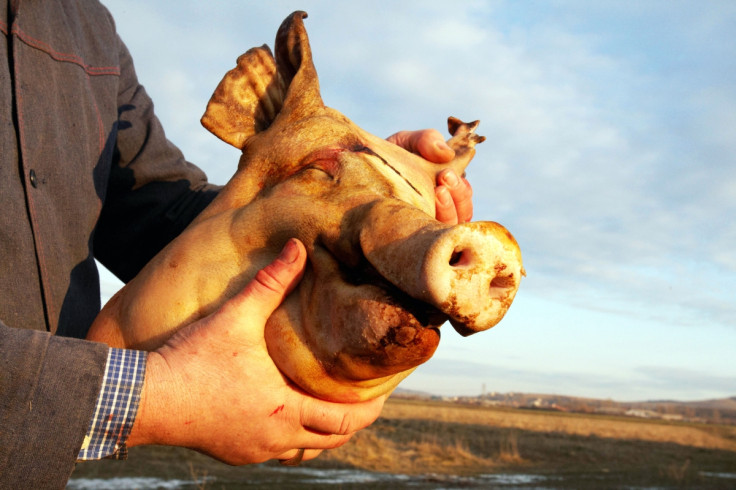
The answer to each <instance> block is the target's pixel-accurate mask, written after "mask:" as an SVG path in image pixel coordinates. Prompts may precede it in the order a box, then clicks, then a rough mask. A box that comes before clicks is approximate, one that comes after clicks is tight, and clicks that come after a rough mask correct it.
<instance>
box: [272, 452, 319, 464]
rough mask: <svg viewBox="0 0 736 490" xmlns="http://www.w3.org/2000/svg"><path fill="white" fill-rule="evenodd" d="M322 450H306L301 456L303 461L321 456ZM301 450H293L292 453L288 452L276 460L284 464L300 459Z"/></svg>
mask: <svg viewBox="0 0 736 490" xmlns="http://www.w3.org/2000/svg"><path fill="white" fill-rule="evenodd" d="M322 451H323V450H322V449H305V450H304V453H303V454H302V455H301V461H308V460H310V459H314V458H316V457H317V456H319V455H320V454H322ZM299 452H300V451H299V449H292V450H291V451H286V452H284V453H281V454H279V455H278V456H276V457H275V458H274V459H278V460H279V461H280V462H281V464H284V463H285V462H286V461H289V460H293V459H295V458H298V456H299Z"/></svg>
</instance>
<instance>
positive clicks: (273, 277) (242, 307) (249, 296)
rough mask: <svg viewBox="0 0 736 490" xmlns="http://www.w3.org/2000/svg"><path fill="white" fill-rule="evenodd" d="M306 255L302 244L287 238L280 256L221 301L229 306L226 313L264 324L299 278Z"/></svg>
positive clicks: (250, 321) (253, 322) (251, 322)
mask: <svg viewBox="0 0 736 490" xmlns="http://www.w3.org/2000/svg"><path fill="white" fill-rule="evenodd" d="M306 259H307V252H306V250H305V248H304V244H303V243H302V242H300V241H299V240H297V239H295V238H292V239H290V240H289V241H288V242H286V245H284V248H283V249H282V250H281V253H280V254H279V256H278V257H276V258H275V259H274V260H273V262H271V263H270V264H268V265H267V266H266V267H264V268H263V269H261V270H259V271H258V273H257V274H256V276H255V277H254V278H253V280H252V281H250V282H249V283H248V284H247V285H246V286H245V287H244V288H243V290H242V291H241V292H240V293H238V294H237V295H235V296H234V297H233V298H232V299H231V300H230V301H229V302H228V303H226V305H224V306H226V307H227V308H228V310H230V311H229V312H228V313H230V314H234V315H235V316H236V317H238V318H246V317H247V318H248V320H249V323H250V324H251V325H253V324H256V323H259V324H261V325H265V323H266V320H268V317H270V316H271V314H272V313H273V312H274V310H276V308H278V307H279V305H280V304H281V303H282V302H283V301H284V298H286V296H287V295H288V294H289V293H290V292H291V291H292V290H293V289H294V287H295V286H296V285H297V283H298V282H299V280H300V279H301V277H302V275H303V273H304V265H305V263H306ZM255 320H261V321H260V322H257V321H255Z"/></svg>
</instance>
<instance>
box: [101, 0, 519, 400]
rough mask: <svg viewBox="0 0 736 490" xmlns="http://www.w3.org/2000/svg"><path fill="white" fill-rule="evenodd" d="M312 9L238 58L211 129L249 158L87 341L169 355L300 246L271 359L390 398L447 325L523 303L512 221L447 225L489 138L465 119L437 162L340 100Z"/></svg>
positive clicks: (363, 394) (271, 327)
mask: <svg viewBox="0 0 736 490" xmlns="http://www.w3.org/2000/svg"><path fill="white" fill-rule="evenodd" d="M305 17H306V14H305V13H304V12H295V13H294V14H292V15H291V16H289V17H288V18H287V19H286V20H285V21H284V23H283V24H282V25H281V27H280V29H279V31H278V34H277V37H276V44H275V58H274V56H273V55H272V54H271V51H270V50H269V48H268V47H267V46H262V47H259V48H254V49H251V50H249V51H248V52H246V53H245V54H243V55H242V56H240V58H238V63H237V67H236V68H234V69H233V70H231V71H230V72H228V73H227V74H226V76H225V78H224V79H223V80H222V82H221V83H220V85H219V86H218V87H217V89H216V91H215V93H214V95H213V96H212V99H211V100H210V103H209V105H208V107H207V111H206V113H205V115H204V116H203V118H202V123H203V124H204V126H205V127H206V128H207V129H209V130H210V131H212V132H213V133H214V134H215V135H217V136H218V137H219V138H221V139H222V140H224V141H225V142H227V143H229V144H231V145H234V146H236V147H237V148H239V149H241V150H242V152H243V154H242V157H241V159H240V163H239V165H238V170H237V172H236V173H235V175H234V176H233V177H232V179H231V180H230V181H229V182H228V184H227V185H226V186H225V187H224V188H223V189H222V191H221V192H220V194H219V195H218V197H217V198H216V199H215V200H214V201H213V202H212V203H211V204H210V206H209V207H208V208H207V209H205V210H204V211H203V212H202V213H201V215H200V216H198V217H197V219H196V220H195V221H194V222H192V223H191V225H190V226H189V227H188V228H187V229H186V230H185V231H184V232H183V233H182V234H181V235H180V236H179V237H178V238H177V239H176V240H174V241H173V242H172V243H170V244H169V245H168V246H167V247H166V248H165V249H164V250H162V251H161V252H160V253H159V254H158V255H157V256H156V257H155V258H154V259H152V261H151V262H150V263H149V264H148V265H146V267H145V268H144V269H143V270H142V271H141V272H140V273H139V275H138V276H136V277H135V278H134V279H133V280H132V281H131V282H130V283H128V284H127V285H126V286H125V287H124V288H123V289H122V290H121V291H120V292H119V293H118V294H117V295H115V296H114V297H113V298H112V299H111V300H110V302H109V303H108V304H107V305H106V306H105V308H104V309H103V311H102V312H101V313H100V315H99V317H98V318H97V320H96V321H95V323H94V325H93V326H92V329H91V330H90V333H89V336H88V338H90V339H93V340H101V341H105V342H107V343H109V344H111V345H116V346H126V347H131V348H138V349H155V348H156V347H158V346H159V345H161V344H162V343H164V342H165V341H166V339H167V338H168V337H169V336H171V334H172V333H173V332H175V331H176V330H177V329H179V328H181V327H183V326H185V325H187V324H189V323H191V322H193V321H195V320H197V319H199V318H202V317H204V316H206V315H208V314H210V313H212V312H213V311H215V310H216V309H217V308H218V307H219V306H220V305H222V304H223V303H224V302H225V301H226V300H227V299H228V298H230V297H232V296H233V295H234V294H235V293H236V292H237V291H239V290H240V289H241V288H242V287H243V286H244V285H245V284H246V283H247V282H248V281H249V280H251V279H252V278H253V277H254V276H255V274H256V272H257V271H258V270H259V269H260V268H262V267H264V266H265V265H267V264H268V263H269V262H270V261H271V260H272V259H273V258H274V257H275V256H276V255H277V254H278V252H279V251H280V249H281V247H282V246H283V245H284V244H285V243H286V241H287V240H288V239H289V238H291V237H295V238H298V239H299V240H301V241H302V242H303V243H304V245H305V247H306V250H307V253H308V264H307V270H306V272H305V274H304V277H303V279H302V280H301V282H300V283H299V285H298V286H297V288H296V289H295V290H294V291H293V292H292V293H291V294H290V295H289V297H288V298H287V299H286V300H285V302H284V303H283V304H282V305H281V306H280V307H279V309H278V310H277V311H276V312H275V313H274V314H273V315H272V316H271V318H270V319H269V320H268V323H267V325H266V343H267V346H268V350H269V354H270V355H271V357H272V358H273V360H274V362H275V363H276V365H277V366H278V367H279V369H280V370H281V371H282V372H283V373H284V375H285V376H287V377H288V378H289V379H291V380H292V381H293V382H294V383H296V384H297V385H299V386H300V387H302V388H303V389H304V390H306V391H308V392H310V393H312V394H314V395H316V396H318V397H321V398H324V399H328V400H333V401H356V400H364V399H370V398H373V397H376V396H379V395H381V394H384V393H387V392H389V391H391V390H392V389H393V388H394V387H395V386H396V385H397V384H398V383H399V381H401V380H402V379H403V378H404V377H406V376H407V375H408V374H409V373H410V372H411V371H412V370H413V369H414V368H415V367H416V366H418V365H419V364H421V363H423V362H425V361H426V360H427V359H429V358H430V357H431V356H432V354H433V353H434V351H435V349H436V348H437V345H438V342H439V338H440V334H439V330H438V329H439V327H440V325H441V324H443V323H444V322H445V321H447V320H449V322H450V323H451V324H452V325H453V326H454V327H455V329H456V330H457V331H458V332H460V333H461V334H462V335H469V334H471V333H474V332H478V331H481V330H485V329H488V328H490V327H492V326H493V325H495V324H496V323H497V322H498V321H499V320H500V319H501V318H502V317H503V315H504V314H505V312H506V310H507V309H508V308H509V305H510V304H511V302H512V300H513V298H514V295H515V294H516V291H517V288H518V286H519V282H520V280H521V276H522V274H523V268H522V264H521V254H520V251H519V248H518V246H517V244H516V242H515V240H514V238H513V237H512V236H511V234H510V233H509V232H508V231H506V229H505V228H503V227H502V226H501V225H499V224H497V223H493V222H474V223H465V224H459V225H456V226H450V225H446V224H443V223H440V222H439V221H437V220H436V219H434V213H435V198H434V187H435V180H436V176H437V174H438V173H439V172H440V171H442V170H443V169H444V168H447V167H452V168H454V169H455V171H456V172H458V174H462V173H463V172H464V168H465V166H466V165H467V164H468V162H469V161H470V159H471V158H472V157H473V155H474V152H475V150H474V146H475V144H476V143H478V142H480V141H483V138H482V137H480V136H478V135H476V134H475V133H474V130H475V127H476V126H477V122H475V123H471V124H465V123H462V122H460V121H459V120H456V119H454V118H450V120H449V124H448V126H449V130H450V133H451V134H452V137H451V138H450V139H449V140H448V144H449V145H450V146H451V147H453V148H454V150H455V152H456V157H455V159H454V160H453V161H452V162H450V163H448V164H446V165H437V164H432V163H429V162H427V161H425V160H423V159H422V158H420V157H418V156H416V155H413V154H411V153H409V152H407V151H405V150H404V149H402V148H400V147H398V146H396V145H393V144H392V143H389V142H387V141H385V140H383V139H381V138H378V137H376V136H373V135H371V134H369V133H367V132H365V131H363V130H362V129H360V128H359V127H358V126H356V125H355V124H353V123H352V122H351V121H350V120H348V119H347V118H346V117H345V116H344V115H342V114H341V113H339V112H337V111H335V110H333V109H330V108H328V107H325V105H324V104H323V102H322V98H321V96H320V90H319V83H318V80H317V74H316V71H315V68H314V65H313V63H312V55H311V50H310V46H309V41H308V39H307V33H306V30H305V28H304V24H303V19H304V18H305Z"/></svg>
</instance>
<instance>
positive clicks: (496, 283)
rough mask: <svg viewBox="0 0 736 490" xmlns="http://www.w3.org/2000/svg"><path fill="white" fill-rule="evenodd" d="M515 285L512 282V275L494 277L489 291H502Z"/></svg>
mask: <svg viewBox="0 0 736 490" xmlns="http://www.w3.org/2000/svg"><path fill="white" fill-rule="evenodd" d="M514 284H515V282H514V274H508V275H506V276H496V277H494V278H493V280H492V281H491V291H493V290H494V289H495V290H499V289H500V290H504V289H508V288H511V287H513V286H514Z"/></svg>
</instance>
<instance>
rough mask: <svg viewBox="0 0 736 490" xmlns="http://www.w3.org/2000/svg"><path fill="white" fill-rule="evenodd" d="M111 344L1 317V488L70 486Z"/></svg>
mask: <svg viewBox="0 0 736 490" xmlns="http://www.w3.org/2000/svg"><path fill="white" fill-rule="evenodd" d="M107 352H108V347H107V346H106V345H104V344H98V343H94V342H87V341H84V340H78V339H70V338H64V337H57V336H53V335H51V334H49V333H46V332H39V331H37V330H25V329H16V328H10V327H7V326H5V325H4V324H3V323H1V322H0V488H64V486H65V485H66V482H67V480H68V479H69V476H70V475H71V473H72V471H73V469H74V463H75V461H76V458H77V455H78V453H79V448H80V447H81V446H82V441H83V439H84V436H85V433H86V432H87V428H88V424H89V421H90V419H91V418H92V415H93V413H92V412H93V410H94V407H95V404H96V401H97V395H98V392H99V389H100V384H101V382H102V377H103V374H104V370H105V363H106V361H107ZM39 468H43V469H44V470H43V471H39Z"/></svg>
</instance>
